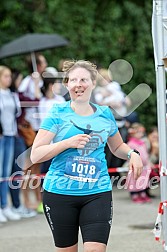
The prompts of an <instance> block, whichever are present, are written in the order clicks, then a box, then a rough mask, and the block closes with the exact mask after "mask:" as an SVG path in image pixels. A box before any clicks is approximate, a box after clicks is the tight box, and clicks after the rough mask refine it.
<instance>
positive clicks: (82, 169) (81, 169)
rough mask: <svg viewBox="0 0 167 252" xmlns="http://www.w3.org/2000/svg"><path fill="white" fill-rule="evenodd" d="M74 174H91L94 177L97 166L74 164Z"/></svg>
mask: <svg viewBox="0 0 167 252" xmlns="http://www.w3.org/2000/svg"><path fill="white" fill-rule="evenodd" d="M72 172H74V173H76V172H77V173H82V174H88V173H89V174H90V175H94V174H95V173H96V166H95V165H90V166H89V165H88V164H87V165H84V164H76V163H73V164H72Z"/></svg>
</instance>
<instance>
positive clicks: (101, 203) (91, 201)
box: [79, 191, 112, 252]
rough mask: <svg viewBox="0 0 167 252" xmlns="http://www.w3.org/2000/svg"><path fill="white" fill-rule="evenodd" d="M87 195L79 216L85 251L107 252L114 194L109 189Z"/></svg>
mask: <svg viewBox="0 0 167 252" xmlns="http://www.w3.org/2000/svg"><path fill="white" fill-rule="evenodd" d="M85 197H87V200H86V201H85V203H84V205H83V206H82V208H81V212H80V218H79V224H80V227H81V233H82V237H83V242H84V252H93V251H94V252H105V251H106V245H107V242H108V237H109V233H110V228H111V224H112V194H111V192H110V191H109V192H103V193H97V194H94V195H89V196H85Z"/></svg>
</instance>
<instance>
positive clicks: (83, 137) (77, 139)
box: [66, 134, 91, 149]
mask: <svg viewBox="0 0 167 252" xmlns="http://www.w3.org/2000/svg"><path fill="white" fill-rule="evenodd" d="M90 138H91V136H89V135H87V134H79V135H76V136H73V137H70V138H69V139H66V141H68V145H69V147H68V148H77V149H83V148H84V147H85V145H86V144H87V143H88V142H89V140H90Z"/></svg>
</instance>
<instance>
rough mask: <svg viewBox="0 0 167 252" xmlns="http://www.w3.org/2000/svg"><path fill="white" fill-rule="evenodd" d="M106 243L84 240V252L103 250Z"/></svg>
mask: <svg viewBox="0 0 167 252" xmlns="http://www.w3.org/2000/svg"><path fill="white" fill-rule="evenodd" d="M105 251H106V245H105V244H102V243H98V242H86V243H85V244H84V252H105Z"/></svg>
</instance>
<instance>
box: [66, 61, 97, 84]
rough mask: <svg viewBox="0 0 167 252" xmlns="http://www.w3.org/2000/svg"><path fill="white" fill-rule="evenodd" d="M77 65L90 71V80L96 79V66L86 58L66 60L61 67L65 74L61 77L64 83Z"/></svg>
mask: <svg viewBox="0 0 167 252" xmlns="http://www.w3.org/2000/svg"><path fill="white" fill-rule="evenodd" d="M78 67H81V68H85V69H86V70H87V71H89V72H90V75H91V79H92V81H94V80H96V77H97V66H96V65H95V64H93V63H91V62H90V61H87V60H68V61H65V62H64V64H63V69H62V71H63V72H65V76H64V79H63V83H64V84H66V83H67V82H68V77H69V73H70V72H71V71H72V70H74V69H76V68H78Z"/></svg>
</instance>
